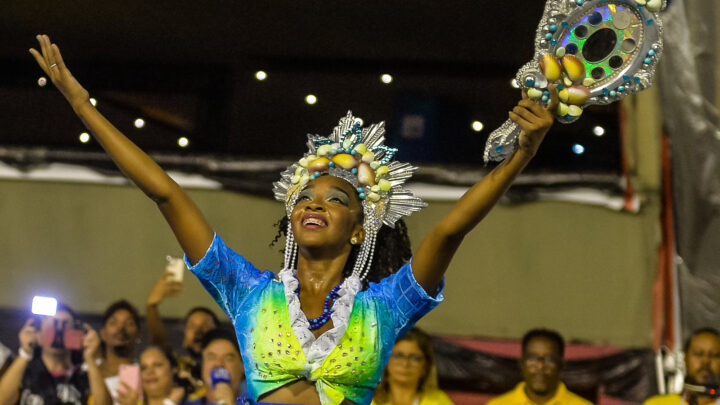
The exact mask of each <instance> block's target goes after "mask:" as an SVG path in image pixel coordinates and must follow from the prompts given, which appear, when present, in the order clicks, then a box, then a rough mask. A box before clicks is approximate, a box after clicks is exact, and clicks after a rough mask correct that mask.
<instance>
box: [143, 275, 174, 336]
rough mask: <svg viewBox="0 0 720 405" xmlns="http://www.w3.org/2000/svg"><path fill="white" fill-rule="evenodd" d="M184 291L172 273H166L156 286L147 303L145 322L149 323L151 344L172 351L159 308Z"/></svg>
mask: <svg viewBox="0 0 720 405" xmlns="http://www.w3.org/2000/svg"><path fill="white" fill-rule="evenodd" d="M181 291H182V283H180V282H178V281H174V280H173V274H172V273H171V272H165V273H163V275H162V276H161V277H160V280H158V282H157V283H156V284H155V286H154V287H153V289H152V290H151V291H150V294H149V295H148V297H147V300H146V301H145V304H146V307H145V308H146V309H145V321H146V322H147V328H148V333H149V334H150V343H151V344H153V345H155V346H159V347H162V348H167V349H171V347H170V344H169V343H168V341H167V334H166V333H165V325H163V321H162V317H161V316H160V310H159V309H158V306H159V305H160V303H161V302H162V301H163V300H164V299H165V298H167V297H173V296H176V295H178V294H180V292H181Z"/></svg>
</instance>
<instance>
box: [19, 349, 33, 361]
mask: <svg viewBox="0 0 720 405" xmlns="http://www.w3.org/2000/svg"><path fill="white" fill-rule="evenodd" d="M18 356H20V357H22V358H23V359H25V360H27V361H30V360H32V358H33V356H32V353H28V352H26V351H25V349H23V348H22V347H21V348H19V349H18Z"/></svg>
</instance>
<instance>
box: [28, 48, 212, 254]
mask: <svg viewBox="0 0 720 405" xmlns="http://www.w3.org/2000/svg"><path fill="white" fill-rule="evenodd" d="M37 39H38V42H39V43H40V51H37V50H35V49H30V53H31V54H32V55H33V57H35V60H36V61H37V63H38V65H40V67H41V68H42V70H43V71H44V72H45V74H46V75H47V76H48V77H49V78H50V79H51V80H52V82H53V84H54V85H55V87H57V89H58V90H60V92H61V93H62V95H63V96H64V97H65V99H67V101H68V102H69V103H70V105H71V106H72V108H73V110H74V111H75V114H77V116H78V117H80V119H81V120H82V122H83V123H84V124H85V126H86V127H87V129H88V130H89V131H90V132H91V133H92V134H93V136H94V137H95V139H96V140H97V141H98V142H99V143H100V145H101V146H102V147H103V149H105V151H106V152H107V154H108V155H109V156H110V158H112V160H113V161H114V162H115V164H116V165H117V166H118V168H119V169H120V170H121V171H122V172H123V173H124V174H125V176H126V177H128V178H129V179H130V180H132V182H133V183H135V184H136V185H137V186H138V187H139V188H140V189H141V190H142V191H143V192H144V193H145V194H146V195H147V196H148V197H150V198H151V199H152V200H153V201H155V203H156V204H157V205H158V207H159V208H160V211H161V212H162V214H163V216H164V217H165V219H166V220H167V222H168V224H170V227H171V228H172V231H173V233H174V234H175V237H176V238H177V240H178V242H180V246H181V247H182V249H183V251H184V252H185V253H186V254H187V256H188V257H189V258H190V260H191V261H192V262H193V263H194V262H197V261H198V260H200V259H201V258H202V257H203V255H204V254H205V251H206V250H207V248H208V247H209V246H210V243H212V238H213V230H212V228H210V225H208V223H207V221H206V220H205V218H204V217H203V215H202V213H201V212H200V210H199V209H198V207H197V206H196V205H195V203H194V202H193V201H192V200H191V199H190V198H189V197H188V195H187V194H185V192H184V191H183V190H182V188H181V187H180V186H179V185H178V184H177V183H175V181H173V180H172V179H171V178H170V176H168V175H167V174H166V173H165V172H164V171H163V170H162V169H161V168H160V166H158V165H157V164H156V163H155V162H154V161H153V160H152V159H151V158H150V157H149V156H148V155H147V154H145V153H144V152H143V151H142V150H140V148H138V147H137V146H136V145H135V144H134V143H132V141H130V140H129V139H128V138H127V137H125V135H123V134H122V133H121V132H120V131H118V129H117V128H115V127H114V126H113V125H112V124H111V123H110V122H109V121H108V120H107V119H105V117H103V116H102V114H100V113H99V112H98V111H97V110H96V109H95V107H93V106H92V104H90V98H89V95H88V92H87V90H85V89H84V88H83V87H82V86H81V85H80V83H79V82H78V81H77V80H76V79H75V78H74V77H73V75H72V74H71V73H70V70H68V68H67V67H66V66H65V63H64V62H63V59H62V56H61V54H60V49H59V48H58V46H57V45H56V44H51V43H50V38H49V37H48V36H47V35H38V37H37ZM108 214H109V213H108Z"/></svg>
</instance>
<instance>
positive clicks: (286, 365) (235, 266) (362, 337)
mask: <svg viewBox="0 0 720 405" xmlns="http://www.w3.org/2000/svg"><path fill="white" fill-rule="evenodd" d="M185 260H186V263H187V264H188V267H189V269H190V271H192V272H193V273H194V274H195V275H196V276H197V277H198V278H199V279H200V282H201V283H202V284H203V286H204V287H205V288H206V289H207V290H208V292H209V293H210V294H211V295H212V296H213V298H214V299H215V301H217V303H218V304H219V305H220V307H222V309H223V310H224V311H225V313H226V314H227V315H228V317H229V318H230V320H231V321H232V323H233V326H234V327H235V333H236V335H237V338H238V342H239V344H240V350H241V354H242V358H243V361H244V363H245V373H246V379H247V387H248V395H249V396H250V398H251V399H252V400H254V401H257V400H258V398H259V397H260V396H262V395H263V394H266V393H268V392H270V391H273V390H275V389H277V388H280V387H282V386H284V385H286V384H288V383H291V382H293V381H296V380H299V379H303V378H304V379H307V380H309V381H313V382H314V383H315V385H316V388H317V391H318V394H319V395H320V400H321V402H322V404H323V405H327V404H340V403H342V402H343V401H344V400H345V399H348V400H350V401H352V402H354V403H358V404H369V403H370V402H371V400H372V396H373V391H374V390H375V387H376V386H377V384H378V383H379V382H380V377H381V376H382V372H383V369H384V368H385V365H386V364H387V362H388V360H389V358H390V354H391V352H392V349H393V346H394V343H395V341H396V340H397V338H398V337H400V336H402V335H403V334H404V333H405V332H407V330H409V329H410V328H411V327H412V326H413V325H414V324H415V322H417V321H418V320H419V319H420V318H421V317H422V316H424V315H425V314H427V313H428V312H429V311H430V310H431V309H433V308H434V307H435V306H437V305H438V304H439V303H440V302H441V301H442V299H443V296H442V289H443V283H441V285H440V287H439V288H438V292H437V294H436V297H434V298H433V297H431V296H429V295H428V294H427V293H426V292H425V290H424V289H423V288H422V287H421V286H420V285H419V284H418V283H417V282H416V281H415V278H414V276H413V273H412V269H411V263H408V264H406V265H405V266H403V267H401V268H400V269H399V270H398V271H397V272H396V273H394V274H392V275H390V276H388V277H386V278H385V279H383V280H382V281H381V282H379V283H370V285H369V287H368V288H367V289H366V290H364V291H358V290H359V289H360V281H359V280H358V279H357V278H355V279H354V280H350V279H348V280H346V281H345V283H344V284H343V287H342V288H341V289H340V298H338V299H337V301H336V302H335V304H334V306H333V310H334V313H333V315H332V320H333V328H332V329H331V330H329V331H326V332H325V333H323V334H322V335H321V336H320V337H318V338H317V339H315V337H314V335H313V334H312V332H310V330H309V329H308V325H309V324H308V322H307V318H306V317H305V315H304V314H303V313H302V311H301V310H300V302H299V299H298V298H297V296H296V295H295V293H294V292H295V289H296V288H297V285H298V284H297V279H296V278H295V276H294V272H293V271H292V270H283V271H281V272H280V273H279V274H278V276H277V277H276V276H275V274H274V273H272V272H270V271H260V270H258V269H257V268H255V267H254V266H253V265H252V263H250V262H249V261H247V260H246V259H245V258H243V257H242V256H241V255H239V254H237V253H236V252H234V251H233V250H232V249H230V248H228V247H227V246H226V245H225V243H224V242H223V240H222V239H221V238H220V237H219V236H218V235H217V234H216V235H215V236H214V238H213V242H212V244H211V245H210V248H209V249H208V251H207V253H206V254H205V256H204V257H203V258H202V259H201V260H200V261H199V262H198V263H197V264H195V265H194V266H191V265H190V263H189V262H188V260H187V257H186V259H185Z"/></svg>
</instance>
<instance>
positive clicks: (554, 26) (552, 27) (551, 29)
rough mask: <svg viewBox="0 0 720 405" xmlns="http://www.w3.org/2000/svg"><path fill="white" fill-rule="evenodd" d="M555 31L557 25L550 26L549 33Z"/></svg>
mask: <svg viewBox="0 0 720 405" xmlns="http://www.w3.org/2000/svg"><path fill="white" fill-rule="evenodd" d="M555 31H557V25H555V24H551V25H550V32H555Z"/></svg>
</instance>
